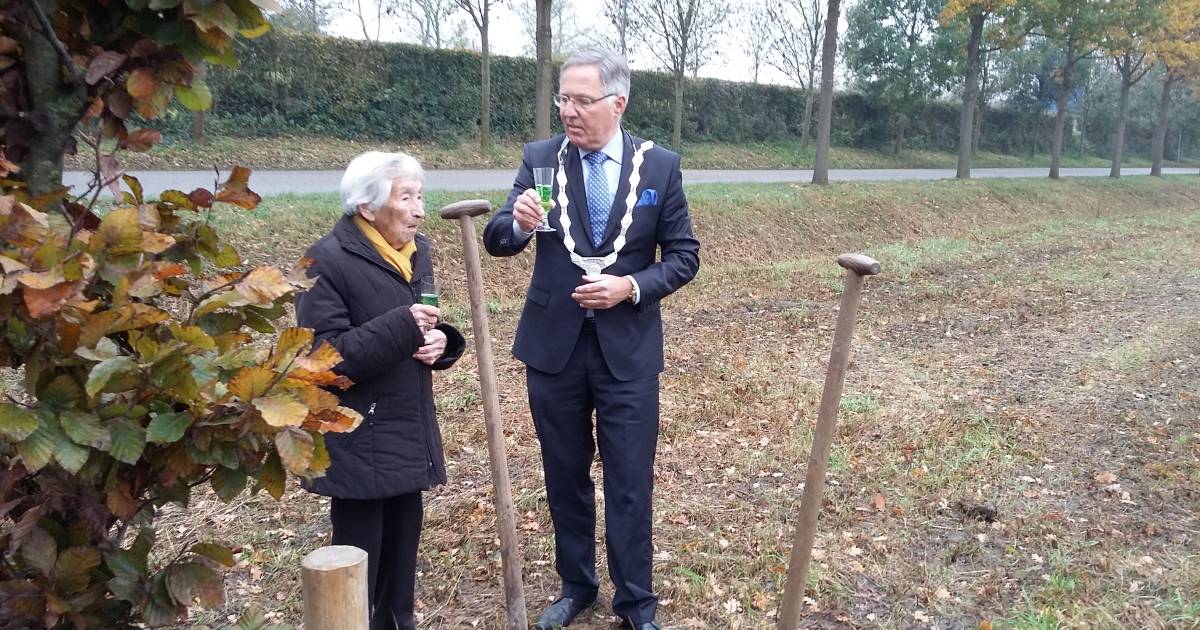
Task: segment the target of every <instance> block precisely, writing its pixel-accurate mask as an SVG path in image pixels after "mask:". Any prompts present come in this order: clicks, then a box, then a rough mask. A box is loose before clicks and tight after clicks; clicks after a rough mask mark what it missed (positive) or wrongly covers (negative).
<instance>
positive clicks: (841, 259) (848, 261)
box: [442, 210, 879, 276]
mask: <svg viewBox="0 0 1200 630" xmlns="http://www.w3.org/2000/svg"><path fill="white" fill-rule="evenodd" d="M445 212H446V211H445V210H443V211H442V214H443V216H445ZM837 264H839V265H841V266H842V268H843V269H849V270H850V271H853V272H854V273H856V274H858V275H860V276H873V275H875V274H877V273H879V263H878V262H876V261H875V259H874V258H871V257H870V256H864V255H862V254H842V255H841V256H838V257H837Z"/></svg>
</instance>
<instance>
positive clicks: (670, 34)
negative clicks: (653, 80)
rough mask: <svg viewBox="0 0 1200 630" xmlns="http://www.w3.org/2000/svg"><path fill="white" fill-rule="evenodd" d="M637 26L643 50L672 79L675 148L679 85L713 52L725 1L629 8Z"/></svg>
mask: <svg viewBox="0 0 1200 630" xmlns="http://www.w3.org/2000/svg"><path fill="white" fill-rule="evenodd" d="M630 9H631V11H632V12H633V14H634V16H636V18H637V21H638V23H639V24H640V25H641V27H640V28H639V29H638V36H639V37H641V38H642V42H643V43H644V44H645V45H646V48H648V49H649V50H650V52H651V53H652V54H653V55H654V56H655V57H657V58H658V59H659V61H661V62H662V63H663V64H664V65H665V66H666V67H667V69H669V70H670V71H671V72H672V74H674V77H675V117H674V118H675V120H674V123H673V127H672V130H671V143H672V145H673V146H674V147H675V148H676V149H678V148H679V146H680V144H681V142H682V135H683V131H682V130H683V82H684V73H685V72H687V71H688V70H689V69H693V68H694V69H695V70H699V68H700V66H701V65H703V63H704V62H705V60H707V58H708V57H709V56H710V55H711V54H712V52H713V42H714V41H715V40H716V36H717V35H718V34H719V33H720V32H721V27H722V26H723V25H724V24H725V18H726V17H728V15H729V5H728V4H726V3H725V0H653V1H649V2H646V3H645V4H642V3H637V4H634V5H633V6H631V7H630Z"/></svg>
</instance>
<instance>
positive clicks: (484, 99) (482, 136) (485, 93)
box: [479, 20, 492, 148]
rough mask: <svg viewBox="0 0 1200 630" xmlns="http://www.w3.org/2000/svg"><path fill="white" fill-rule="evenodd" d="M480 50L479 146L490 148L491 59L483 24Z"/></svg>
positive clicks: (486, 28)
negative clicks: (481, 62) (481, 70)
mask: <svg viewBox="0 0 1200 630" xmlns="http://www.w3.org/2000/svg"><path fill="white" fill-rule="evenodd" d="M479 42H480V45H481V46H480V50H481V51H482V53H483V55H482V61H483V73H482V77H481V82H482V84H481V89H480V90H479V110H480V115H479V145H480V146H482V147H485V148H486V147H490V146H492V58H491V54H490V53H489V52H488V23H487V21H486V20H485V21H484V22H483V28H481V29H479Z"/></svg>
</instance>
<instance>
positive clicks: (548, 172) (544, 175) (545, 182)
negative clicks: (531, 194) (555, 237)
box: [533, 167, 558, 232]
mask: <svg viewBox="0 0 1200 630" xmlns="http://www.w3.org/2000/svg"><path fill="white" fill-rule="evenodd" d="M533 187H534V189H535V190H537V194H538V197H541V199H542V223H541V225H539V226H537V227H536V228H534V230H533V231H534V232H557V231H558V230H555V229H554V228H552V227H550V208H551V207H552V206H553V205H554V202H553V200H552V196H553V194H554V169H553V168H549V167H539V168H535V169H533Z"/></svg>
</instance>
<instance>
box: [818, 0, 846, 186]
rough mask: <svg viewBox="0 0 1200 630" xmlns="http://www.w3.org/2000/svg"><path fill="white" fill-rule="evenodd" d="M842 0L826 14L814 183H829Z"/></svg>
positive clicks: (833, 2) (832, 0) (834, 2)
mask: <svg viewBox="0 0 1200 630" xmlns="http://www.w3.org/2000/svg"><path fill="white" fill-rule="evenodd" d="M841 5H842V2H841V0H829V4H828V11H826V13H825V16H826V17H825V41H824V43H823V44H822V47H821V109H820V110H819V113H818V114H817V159H816V163H815V164H813V179H812V181H813V183H814V184H828V183H829V135H830V131H832V127H833V64H834V63H835V62H836V58H837V25H838V16H839V14H840V13H841Z"/></svg>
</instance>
